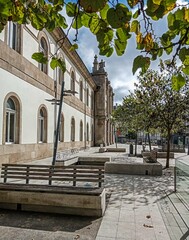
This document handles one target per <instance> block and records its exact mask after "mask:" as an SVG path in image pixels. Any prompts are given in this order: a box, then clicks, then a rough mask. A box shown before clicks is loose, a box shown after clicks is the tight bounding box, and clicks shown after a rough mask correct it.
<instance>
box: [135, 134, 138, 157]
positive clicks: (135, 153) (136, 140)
mask: <svg viewBox="0 0 189 240" xmlns="http://www.w3.org/2000/svg"><path fill="white" fill-rule="evenodd" d="M137 135H138V134H136V140H135V156H136V155H137Z"/></svg>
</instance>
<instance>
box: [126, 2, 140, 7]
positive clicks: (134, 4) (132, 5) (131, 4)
mask: <svg viewBox="0 0 189 240" xmlns="http://www.w3.org/2000/svg"><path fill="white" fill-rule="evenodd" d="M127 2H128V4H129V6H130V7H131V8H133V7H134V6H136V5H137V3H138V2H139V0H128V1H127Z"/></svg>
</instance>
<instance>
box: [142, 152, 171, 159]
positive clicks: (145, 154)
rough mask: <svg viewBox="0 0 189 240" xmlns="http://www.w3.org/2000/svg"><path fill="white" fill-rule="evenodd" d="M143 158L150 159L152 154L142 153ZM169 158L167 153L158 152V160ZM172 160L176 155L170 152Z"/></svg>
mask: <svg viewBox="0 0 189 240" xmlns="http://www.w3.org/2000/svg"><path fill="white" fill-rule="evenodd" d="M142 156H143V157H149V156H150V152H142ZM166 157H167V152H157V158H166ZM169 157H170V158H174V153H173V152H170V155H169Z"/></svg>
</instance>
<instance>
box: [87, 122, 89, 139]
mask: <svg viewBox="0 0 189 240" xmlns="http://www.w3.org/2000/svg"><path fill="white" fill-rule="evenodd" d="M87 141H89V124H88V123H87Z"/></svg>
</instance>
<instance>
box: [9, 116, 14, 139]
mask: <svg viewBox="0 0 189 240" xmlns="http://www.w3.org/2000/svg"><path fill="white" fill-rule="evenodd" d="M9 128H10V130H9V142H14V135H15V114H14V113H10V125H9Z"/></svg>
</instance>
